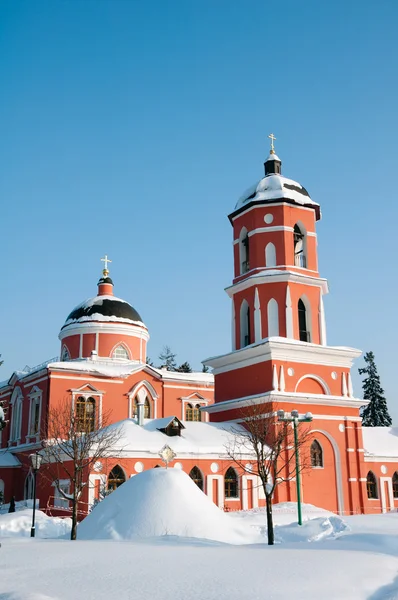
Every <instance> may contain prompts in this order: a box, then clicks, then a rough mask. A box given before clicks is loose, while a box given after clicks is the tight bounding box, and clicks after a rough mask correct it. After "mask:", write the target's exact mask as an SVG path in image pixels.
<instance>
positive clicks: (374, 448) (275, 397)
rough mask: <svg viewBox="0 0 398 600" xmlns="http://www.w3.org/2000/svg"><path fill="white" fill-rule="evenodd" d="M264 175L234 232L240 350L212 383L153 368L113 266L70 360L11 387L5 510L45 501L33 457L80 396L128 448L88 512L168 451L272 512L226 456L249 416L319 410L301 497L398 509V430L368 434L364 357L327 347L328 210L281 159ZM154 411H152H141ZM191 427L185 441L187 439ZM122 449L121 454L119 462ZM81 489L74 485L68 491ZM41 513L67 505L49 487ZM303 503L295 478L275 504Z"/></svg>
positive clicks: (253, 480) (63, 336)
mask: <svg viewBox="0 0 398 600" xmlns="http://www.w3.org/2000/svg"><path fill="white" fill-rule="evenodd" d="M264 166H265V176H264V177H263V178H262V179H261V180H260V181H259V183H258V184H256V185H255V186H253V188H252V189H251V190H249V191H248V192H247V193H246V194H245V195H244V196H243V197H242V198H241V199H240V200H239V201H238V203H237V204H236V206H235V209H234V210H233V212H232V213H231V214H230V215H229V220H230V222H231V225H232V229H233V248H234V279H233V281H232V284H231V285H230V286H229V287H228V288H227V290H226V291H227V293H228V295H229V297H230V298H231V303H232V323H231V335H232V350H231V352H229V353H228V354H225V355H222V356H216V357H213V358H209V359H207V360H205V361H204V364H206V365H208V366H209V367H211V368H212V373H211V374H210V373H176V372H171V371H168V370H167V369H156V368H154V367H151V366H149V365H147V364H146V345H147V342H148V339H149V333H148V330H147V328H146V326H145V324H144V323H143V321H142V319H141V317H140V315H139V314H138V312H137V311H136V310H135V309H134V308H133V307H132V306H131V305H130V304H129V303H127V302H125V301H124V300H121V299H120V298H117V297H116V296H114V295H113V282H112V280H111V279H110V277H109V272H108V269H107V258H106V257H105V269H104V271H103V276H102V277H101V279H100V281H99V283H98V294H97V295H96V296H95V297H93V298H91V299H89V300H87V301H85V302H83V303H82V304H80V305H79V306H77V307H76V308H75V309H74V310H73V311H72V312H71V313H70V315H69V316H68V318H67V319H66V322H65V324H64V325H63V327H62V328H61V331H60V334H59V339H60V342H61V348H60V351H61V358H60V360H59V361H58V360H56V361H51V362H48V363H43V364H42V365H40V366H38V367H36V368H34V369H31V370H29V371H23V372H15V373H14V374H13V375H12V376H11V378H10V379H8V380H7V381H6V382H4V383H2V384H1V385H0V400H3V401H5V403H6V405H7V408H8V413H7V419H8V420H9V423H8V426H7V427H6V428H5V429H4V431H3V432H2V439H1V448H2V450H1V451H0V490H3V492H4V498H5V501H9V499H10V497H11V496H14V497H15V498H16V500H22V499H24V498H25V499H29V498H31V496H32V474H31V472H30V467H29V461H28V455H29V454H31V453H33V452H36V451H38V450H39V449H40V448H41V442H42V436H43V435H45V432H44V433H43V423H45V421H46V415H47V413H48V411H49V410H50V409H51V406H54V405H56V404H57V403H58V402H62V399H64V398H67V399H69V400H71V401H72V403H73V406H74V410H76V414H78V415H79V418H81V421H82V423H83V424H86V425H87V422H90V426H91V427H98V428H100V427H101V424H102V422H101V419H102V415H103V414H104V412H105V411H107V412H108V411H109V410H110V409H111V410H112V421H113V422H114V423H121V426H122V427H123V449H122V451H120V448H118V449H115V458H114V459H112V458H111V459H110V458H107V459H106V460H104V461H100V464H97V465H95V468H94V470H93V472H92V473H90V474H89V482H88V483H89V485H88V486H87V493H86V496H85V498H84V505H85V506H86V509H83V512H84V510H88V509H89V507H90V505H92V504H93V502H94V500H95V498H96V496H98V493H99V491H98V490H99V485H100V484H101V485H104V486H107V487H108V488H111V489H112V488H113V487H115V486H117V485H120V484H122V483H123V482H124V481H125V480H126V479H127V478H129V477H131V476H134V475H135V474H136V473H139V472H141V471H142V470H144V469H148V468H153V467H155V466H157V465H159V464H161V461H160V458H159V451H160V449H161V448H162V446H163V445H164V444H166V443H169V444H170V446H171V447H172V448H173V450H174V452H175V454H176V456H175V459H174V461H173V462H172V463H171V464H170V466H171V467H175V468H181V469H184V470H186V471H187V472H188V473H189V474H190V475H191V477H192V478H193V479H194V480H195V481H196V483H197V484H198V485H199V486H200V487H201V489H202V490H203V491H204V492H205V493H206V494H208V496H209V497H211V498H212V499H213V500H214V502H216V503H217V504H218V505H219V506H220V507H222V508H224V509H228V510H231V509H239V508H251V507H256V506H258V505H262V504H263V503H264V496H263V494H262V492H261V486H259V481H258V478H257V477H256V476H255V475H253V474H250V463H251V461H253V460H254V458H253V456H250V455H248V456H247V467H248V468H247V469H246V470H245V471H242V470H240V469H239V468H237V467H236V465H235V464H234V463H233V461H232V460H231V459H230V458H229V457H228V455H227V453H226V446H227V445H228V443H229V442H230V441H231V438H232V436H233V431H234V427H236V424H237V423H239V421H242V414H243V413H242V410H243V411H244V409H245V407H247V406H249V405H256V406H260V407H261V406H264V412H266V411H267V414H269V413H270V411H271V413H272V414H276V412H277V411H278V410H284V411H285V412H286V413H291V411H292V410H297V411H299V413H300V414H306V413H311V414H312V422H311V424H310V428H311V440H310V441H309V442H308V443H309V444H310V447H309V448H308V450H309V455H310V457H311V467H310V468H309V469H307V470H305V471H304V472H303V475H302V500H303V501H305V502H308V503H311V504H314V505H316V506H320V507H323V508H326V509H329V510H331V511H334V512H336V513H339V514H353V513H360V512H380V511H387V510H391V509H393V508H394V507H395V508H398V428H389V427H386V428H364V427H362V424H361V418H360V415H359V410H360V407H361V406H363V404H364V401H363V400H361V399H359V398H357V397H355V395H354V391H353V386H352V380H351V368H352V366H353V363H354V361H355V359H356V358H358V357H359V356H360V354H361V352H360V351H359V350H356V349H353V348H349V347H343V346H338V347H337V346H328V345H327V338H326V317H325V310H324V303H323V296H324V295H326V294H327V293H328V284H327V281H326V279H324V278H322V277H321V276H320V273H319V269H318V255H317V232H316V222H317V221H318V220H319V219H320V218H321V211H320V206H319V204H318V203H316V202H315V201H314V200H312V199H311V197H310V195H309V194H308V192H307V190H306V189H305V188H304V187H303V186H302V185H300V184H299V183H297V182H296V181H293V180H290V179H287V178H285V177H284V176H282V172H281V171H282V168H281V167H282V163H281V160H280V159H279V157H278V156H277V155H276V154H275V151H274V147H273V137H272V146H271V153H270V155H269V156H268V158H267V160H266V162H265V165H264ZM138 406H140V407H142V409H143V414H142V413H141V412H140V410H139V411H138V413H139V414H137V407H138ZM177 430H178V431H177ZM116 450H118V452H116ZM62 485H63V486H64V491H70V481H68V480H65V481H64V482H63V484H62ZM38 496H39V500H40V506H41V507H43V508H44V507H46V506H49V507H54V505H55V507H56V508H57V507H58V508H67V507H66V504H67V502H66V503H65V500H63V499H62V498H60V496H59V493H58V491H57V490H56V489H54V487H51V486H45V485H43V486H42V487H41V488H40V487H39V490H38ZM289 500H292V501H295V500H296V487H295V481H287V482H285V483H283V484H281V485H279V486H278V487H277V488H276V492H275V497H274V501H275V502H283V501H289Z"/></svg>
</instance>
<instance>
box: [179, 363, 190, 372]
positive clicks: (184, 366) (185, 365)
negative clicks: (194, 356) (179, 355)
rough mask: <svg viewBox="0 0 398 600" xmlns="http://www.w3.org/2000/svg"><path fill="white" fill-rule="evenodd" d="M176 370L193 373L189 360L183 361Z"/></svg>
mask: <svg viewBox="0 0 398 600" xmlns="http://www.w3.org/2000/svg"><path fill="white" fill-rule="evenodd" d="M176 371H178V372H179V373H192V369H191V365H190V364H189V362H187V361H186V362H184V363H182V365H180V366H179V367H177V369H176Z"/></svg>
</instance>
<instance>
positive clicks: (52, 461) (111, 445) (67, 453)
mask: <svg viewBox="0 0 398 600" xmlns="http://www.w3.org/2000/svg"><path fill="white" fill-rule="evenodd" d="M94 413H95V406H94ZM121 435H122V432H121V429H120V427H118V426H117V425H116V424H115V425H111V420H110V411H109V412H105V413H103V414H102V418H101V428H100V429H98V428H97V427H96V418H95V415H94V417H91V416H90V413H89V412H86V411H85V410H83V411H82V410H80V411H79V410H76V407H74V405H73V403H72V400H70V399H66V400H64V401H63V402H61V403H60V404H59V405H58V406H55V407H53V408H50V410H49V413H48V417H47V420H46V428H45V434H44V435H43V439H44V440H45V441H44V442H43V450H42V451H41V454H43V456H44V461H45V465H43V466H44V467H45V468H44V469H43V471H44V473H45V474H46V475H47V477H48V478H49V479H51V481H52V482H53V483H54V484H55V486H56V488H57V490H58V492H59V494H60V496H61V497H63V498H64V499H65V500H68V501H69V502H71V504H72V530H71V540H75V539H76V532H77V514H78V505H79V501H80V500H81V497H82V494H83V491H84V490H85V488H86V487H87V486H88V483H89V475H90V471H91V468H92V466H93V465H94V463H95V462H97V461H99V460H103V459H106V458H110V457H114V456H116V455H117V453H118V452H120V448H119V449H118V445H119V442H120V439H121ZM65 477H66V478H69V479H70V481H71V484H72V491H71V493H70V494H67V493H66V492H65V491H64V490H63V489H62V487H61V485H60V482H61V479H65Z"/></svg>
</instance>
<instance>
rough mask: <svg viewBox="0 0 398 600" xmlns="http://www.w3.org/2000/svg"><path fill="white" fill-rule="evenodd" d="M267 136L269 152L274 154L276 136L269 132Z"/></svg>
mask: <svg viewBox="0 0 398 600" xmlns="http://www.w3.org/2000/svg"><path fill="white" fill-rule="evenodd" d="M268 137H269V139H270V140H271V154H275V148H274V141H275V140H276V137H275V136H274V134H273V133H270V134H269V136H268Z"/></svg>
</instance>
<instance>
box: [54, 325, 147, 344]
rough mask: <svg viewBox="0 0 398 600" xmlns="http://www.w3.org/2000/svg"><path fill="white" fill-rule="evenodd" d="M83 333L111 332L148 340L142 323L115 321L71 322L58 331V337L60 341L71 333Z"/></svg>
mask: <svg viewBox="0 0 398 600" xmlns="http://www.w3.org/2000/svg"><path fill="white" fill-rule="evenodd" d="M85 333H113V334H115V335H127V336H130V337H136V338H137V337H143V338H144V339H145V340H146V341H148V340H149V333H148V330H147V328H146V327H145V325H144V324H142V325H133V324H127V323H119V322H117V321H116V322H115V321H107V322H105V323H101V322H98V321H92V322H91V323H90V322H86V323H75V324H71V325H68V326H67V327H65V329H62V330H61V331H60V333H59V335H58V338H59V340H61V341H62V340H64V338H68V337H70V336H72V335H84V334H85Z"/></svg>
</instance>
